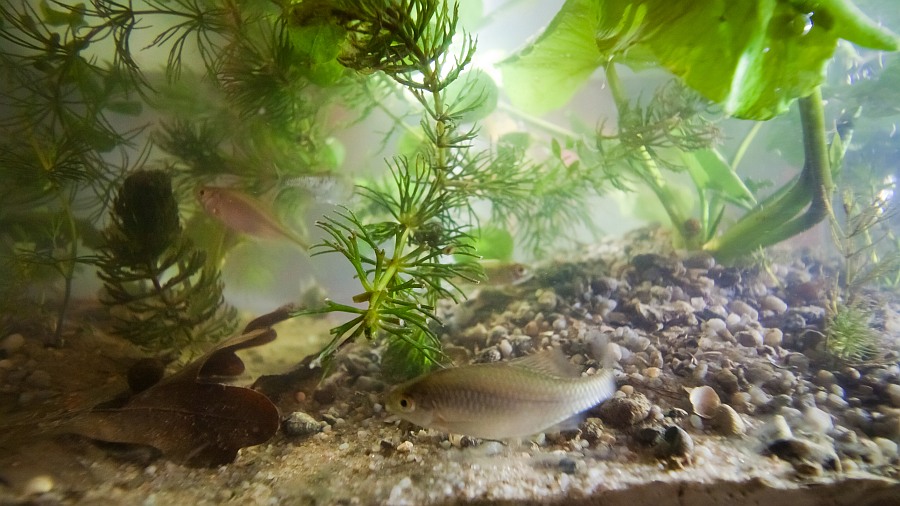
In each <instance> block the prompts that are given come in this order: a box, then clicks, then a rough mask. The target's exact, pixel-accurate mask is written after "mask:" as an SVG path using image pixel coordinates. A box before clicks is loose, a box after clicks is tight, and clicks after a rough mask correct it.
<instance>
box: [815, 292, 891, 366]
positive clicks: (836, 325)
mask: <svg viewBox="0 0 900 506" xmlns="http://www.w3.org/2000/svg"><path fill="white" fill-rule="evenodd" d="M871 319H872V316H871V313H870V311H867V310H866V309H864V308H863V307H862V306H860V305H859V304H854V305H846V304H834V305H833V307H831V308H829V311H828V316H827V319H826V321H825V351H827V352H828V354H829V355H831V356H832V357H835V358H837V359H838V360H841V361H844V362H851V363H860V362H865V361H868V360H872V359H873V358H875V357H876V356H877V355H878V345H879V338H878V335H877V334H876V333H875V330H873V329H872V326H871V323H870V322H871Z"/></svg>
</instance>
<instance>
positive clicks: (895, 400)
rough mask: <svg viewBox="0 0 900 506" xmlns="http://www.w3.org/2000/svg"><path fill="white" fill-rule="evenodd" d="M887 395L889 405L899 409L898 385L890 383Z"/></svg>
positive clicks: (899, 393) (899, 391) (899, 390)
mask: <svg viewBox="0 0 900 506" xmlns="http://www.w3.org/2000/svg"><path fill="white" fill-rule="evenodd" d="M887 394H888V396H890V398H891V404H893V405H894V407H897V408H900V385H897V384H894V383H891V384H890V385H888V387H887Z"/></svg>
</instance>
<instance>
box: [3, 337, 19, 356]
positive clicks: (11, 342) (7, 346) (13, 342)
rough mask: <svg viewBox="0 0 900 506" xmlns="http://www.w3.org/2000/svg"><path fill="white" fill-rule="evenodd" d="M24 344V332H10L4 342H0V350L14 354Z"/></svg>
mask: <svg viewBox="0 0 900 506" xmlns="http://www.w3.org/2000/svg"><path fill="white" fill-rule="evenodd" d="M24 344H25V337H24V336H23V335H22V334H10V335H8V336H6V337H5V338H3V342H2V343H0V350H3V351H5V352H6V354H7V355H12V354H13V353H16V352H17V351H19V350H20V349H21V348H22V346H23V345H24Z"/></svg>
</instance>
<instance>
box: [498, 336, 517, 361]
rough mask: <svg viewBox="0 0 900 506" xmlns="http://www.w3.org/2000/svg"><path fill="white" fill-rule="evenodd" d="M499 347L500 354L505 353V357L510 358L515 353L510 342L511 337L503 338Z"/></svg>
mask: <svg viewBox="0 0 900 506" xmlns="http://www.w3.org/2000/svg"><path fill="white" fill-rule="evenodd" d="M497 349H498V350H500V354H501V355H503V358H509V357H511V356H512V353H513V346H512V343H510V342H509V339H503V340H502V341H500V344H498V345H497Z"/></svg>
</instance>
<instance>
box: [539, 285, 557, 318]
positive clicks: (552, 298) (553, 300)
mask: <svg viewBox="0 0 900 506" xmlns="http://www.w3.org/2000/svg"><path fill="white" fill-rule="evenodd" d="M556 304H557V297H556V292H554V291H553V290H549V289H548V290H542V291H541V292H540V293H539V294H538V296H537V305H538V308H540V310H541V311H543V312H545V313H549V312H551V311H553V310H554V309H556Z"/></svg>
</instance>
